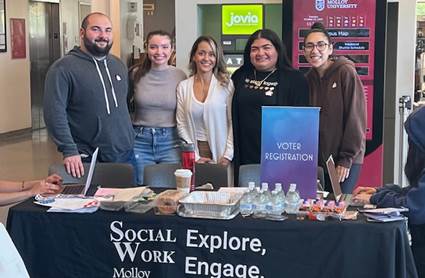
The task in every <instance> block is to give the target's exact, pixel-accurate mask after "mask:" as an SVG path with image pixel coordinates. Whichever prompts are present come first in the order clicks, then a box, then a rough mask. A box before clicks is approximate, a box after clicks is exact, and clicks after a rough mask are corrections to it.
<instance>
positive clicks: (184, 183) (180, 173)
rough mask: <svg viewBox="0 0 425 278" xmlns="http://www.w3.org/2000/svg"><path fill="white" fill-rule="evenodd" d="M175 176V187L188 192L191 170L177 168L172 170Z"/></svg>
mask: <svg viewBox="0 0 425 278" xmlns="http://www.w3.org/2000/svg"><path fill="white" fill-rule="evenodd" d="M174 176H175V177H176V188H177V190H181V191H184V192H187V193H189V192H190V181H191V179H192V171H190V170H189V169H177V170H176V171H175V172H174Z"/></svg>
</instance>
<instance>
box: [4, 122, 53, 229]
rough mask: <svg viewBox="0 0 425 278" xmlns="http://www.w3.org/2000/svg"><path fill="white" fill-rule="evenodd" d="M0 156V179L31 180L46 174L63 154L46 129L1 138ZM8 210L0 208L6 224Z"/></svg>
mask: <svg viewBox="0 0 425 278" xmlns="http://www.w3.org/2000/svg"><path fill="white" fill-rule="evenodd" d="M0 158H1V159H0V179H2V180H29V179H38V178H42V177H44V176H46V175H47V169H48V167H49V165H50V164H52V163H54V162H59V161H61V154H60V153H58V152H57V151H56V146H55V145H54V143H53V142H52V141H51V140H50V139H48V136H47V132H46V130H41V131H35V132H33V134H32V135H25V136H20V137H18V138H16V137H15V138H11V139H3V140H1V141H0ZM7 210H8V207H4V208H0V222H2V223H4V224H5V223H6V215H7Z"/></svg>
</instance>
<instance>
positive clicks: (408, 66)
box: [384, 0, 416, 186]
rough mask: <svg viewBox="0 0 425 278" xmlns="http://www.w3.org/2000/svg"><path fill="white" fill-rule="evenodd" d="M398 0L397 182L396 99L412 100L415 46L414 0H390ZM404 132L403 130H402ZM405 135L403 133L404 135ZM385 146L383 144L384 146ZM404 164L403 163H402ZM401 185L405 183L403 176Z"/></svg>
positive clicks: (396, 148) (396, 154)
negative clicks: (402, 97)
mask: <svg viewBox="0 0 425 278" xmlns="http://www.w3.org/2000/svg"><path fill="white" fill-rule="evenodd" d="M390 2H399V17H398V38H397V43H398V45H397V57H396V58H397V73H396V74H397V77H396V78H397V80H396V83H397V85H396V103H394V111H396V112H395V123H394V124H395V152H394V177H395V180H394V182H395V183H398V172H399V166H398V163H399V161H400V156H399V153H398V151H397V150H398V146H399V143H400V132H399V130H400V114H399V113H398V99H399V98H400V97H401V96H403V95H410V97H411V98H412V101H413V94H414V88H415V47H416V0H400V1H390ZM404 134H405V132H404ZM404 136H405V135H404ZM404 142H405V144H404V148H403V149H404V155H403V161H405V159H406V155H407V138H406V137H405V139H404ZM384 147H385V146H384ZM403 165H404V163H403ZM402 185H403V186H405V185H407V181H406V179H405V177H404V179H403V182H402Z"/></svg>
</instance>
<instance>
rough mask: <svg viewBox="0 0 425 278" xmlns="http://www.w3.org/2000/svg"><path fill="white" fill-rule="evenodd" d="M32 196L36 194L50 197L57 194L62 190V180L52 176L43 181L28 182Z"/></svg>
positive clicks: (54, 175)
mask: <svg viewBox="0 0 425 278" xmlns="http://www.w3.org/2000/svg"><path fill="white" fill-rule="evenodd" d="M27 183H29V184H30V185H29V187H30V188H31V189H30V190H31V194H32V195H33V196H35V195H37V194H41V195H52V194H58V193H59V192H60V191H61V190H62V178H61V177H60V176H59V175H56V174H53V175H51V176H48V177H47V178H45V179H43V180H36V181H28V182H27Z"/></svg>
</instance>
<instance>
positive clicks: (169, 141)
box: [134, 126, 180, 185]
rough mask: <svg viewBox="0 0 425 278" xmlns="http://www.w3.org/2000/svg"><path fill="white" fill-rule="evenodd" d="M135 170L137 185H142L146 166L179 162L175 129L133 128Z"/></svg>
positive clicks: (178, 146) (178, 144)
mask: <svg viewBox="0 0 425 278" xmlns="http://www.w3.org/2000/svg"><path fill="white" fill-rule="evenodd" d="M134 131H135V132H136V139H135V140H134V156H135V169H136V172H137V184H139V185H142V184H143V170H144V168H145V166H146V165H151V164H160V163H179V162H180V140H179V137H178V135H177V129H176V128H175V127H159V128H156V127H143V126H134Z"/></svg>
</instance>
